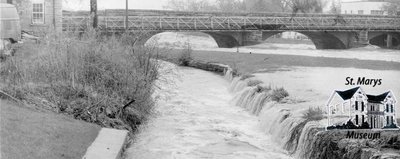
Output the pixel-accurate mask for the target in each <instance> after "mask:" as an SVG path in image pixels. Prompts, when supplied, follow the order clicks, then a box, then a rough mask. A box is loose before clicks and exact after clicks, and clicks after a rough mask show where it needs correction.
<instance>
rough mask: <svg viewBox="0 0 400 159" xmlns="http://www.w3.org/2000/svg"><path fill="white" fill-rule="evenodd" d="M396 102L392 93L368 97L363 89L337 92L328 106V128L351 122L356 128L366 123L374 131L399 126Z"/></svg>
mask: <svg viewBox="0 0 400 159" xmlns="http://www.w3.org/2000/svg"><path fill="white" fill-rule="evenodd" d="M396 102H397V101H396V98H395V97H394V95H393V92H392V91H388V92H385V93H383V94H380V95H368V94H366V93H365V92H364V91H363V90H362V89H361V87H355V88H352V89H349V90H345V91H339V90H335V91H333V92H332V94H331V96H330V97H329V99H328V101H327V104H326V107H327V113H328V126H331V125H342V124H343V123H345V122H347V121H349V120H351V121H352V122H353V123H354V124H355V125H356V126H361V125H362V124H363V123H364V122H366V123H368V125H369V126H370V128H372V129H380V128H383V127H385V126H389V125H392V124H396V125H397V122H396V110H395V108H396Z"/></svg>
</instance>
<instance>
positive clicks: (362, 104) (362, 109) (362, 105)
mask: <svg viewBox="0 0 400 159" xmlns="http://www.w3.org/2000/svg"><path fill="white" fill-rule="evenodd" d="M361 111H364V102H363V101H362V102H361Z"/></svg>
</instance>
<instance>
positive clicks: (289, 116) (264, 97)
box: [224, 69, 321, 158]
mask: <svg viewBox="0 0 400 159" xmlns="http://www.w3.org/2000/svg"><path fill="white" fill-rule="evenodd" d="M224 77H225V79H227V80H229V81H231V84H230V87H229V89H228V90H229V91H230V92H231V93H233V94H234V98H233V99H232V100H231V103H232V104H234V105H236V106H240V107H243V108H245V109H247V110H248V111H249V112H250V113H252V114H254V115H257V116H258V117H259V120H260V126H261V128H262V130H263V131H264V132H265V133H268V134H271V135H272V136H273V139H274V141H275V142H276V143H278V144H279V145H281V147H282V148H284V149H286V150H287V151H288V152H289V153H291V154H292V155H294V156H296V158H309V156H310V154H309V153H308V150H309V148H310V147H311V145H312V144H313V143H312V141H313V137H314V136H315V134H316V133H317V132H318V131H317V129H318V128H321V125H320V124H319V123H318V122H305V121H304V119H302V118H301V117H300V115H296V114H301V113H302V111H296V112H292V110H290V109H288V108H284V107H281V105H280V104H279V102H278V101H274V100H272V96H273V93H274V92H273V88H271V86H264V85H263V84H258V85H256V86H249V85H248V83H249V81H251V80H254V79H253V78H246V79H242V78H241V77H233V75H232V70H230V69H227V70H226V73H225V76H224ZM283 100H285V99H283ZM278 106H279V107H278Z"/></svg>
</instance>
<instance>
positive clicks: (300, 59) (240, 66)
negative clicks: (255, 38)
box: [165, 50, 400, 73]
mask: <svg viewBox="0 0 400 159" xmlns="http://www.w3.org/2000/svg"><path fill="white" fill-rule="evenodd" d="M180 55H181V50H176V51H169V52H168V53H167V55H165V56H166V57H168V58H170V59H174V58H177V57H179V56H180ZM191 58H192V59H194V60H196V61H206V62H215V63H221V64H226V65H229V66H231V67H232V68H235V69H237V70H238V71H239V72H242V73H253V72H273V71H279V70H287V69H290V67H292V66H304V67H337V68H361V69H372V70H400V63H398V62H387V61H374V60H358V59H346V58H330V57H311V56H298V55H274V54H268V55H266V54H243V53H232V52H221V51H201V50H193V51H192V53H191Z"/></svg>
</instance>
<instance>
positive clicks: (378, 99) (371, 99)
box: [367, 91, 390, 103]
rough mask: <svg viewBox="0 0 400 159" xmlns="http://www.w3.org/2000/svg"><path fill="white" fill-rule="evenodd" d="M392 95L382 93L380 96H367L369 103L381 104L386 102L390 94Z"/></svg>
mask: <svg viewBox="0 0 400 159" xmlns="http://www.w3.org/2000/svg"><path fill="white" fill-rule="evenodd" d="M389 93H390V91H388V92H385V93H382V94H380V95H370V94H367V97H368V101H369V102H373V103H379V102H382V101H383V100H385V98H386V97H387V96H388V94H389Z"/></svg>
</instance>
